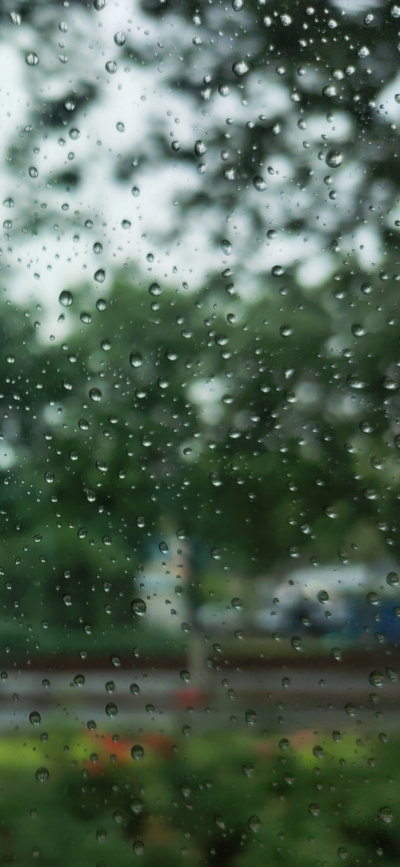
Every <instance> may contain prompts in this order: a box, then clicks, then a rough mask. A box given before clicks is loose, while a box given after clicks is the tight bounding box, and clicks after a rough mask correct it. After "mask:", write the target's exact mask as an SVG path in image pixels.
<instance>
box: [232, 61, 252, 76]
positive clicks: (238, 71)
mask: <svg viewBox="0 0 400 867" xmlns="http://www.w3.org/2000/svg"><path fill="white" fill-rule="evenodd" d="M232 71H233V72H234V73H235V75H237V76H238V78H241V77H242V76H243V75H246V72H248V71H249V67H248V66H247V63H246V62H245V61H244V60H237V61H236V63H234V64H233V66H232Z"/></svg>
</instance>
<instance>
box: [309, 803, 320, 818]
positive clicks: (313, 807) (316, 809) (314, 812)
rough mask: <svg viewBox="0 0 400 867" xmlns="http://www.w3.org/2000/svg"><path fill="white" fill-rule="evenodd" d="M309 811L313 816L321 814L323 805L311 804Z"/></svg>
mask: <svg viewBox="0 0 400 867" xmlns="http://www.w3.org/2000/svg"><path fill="white" fill-rule="evenodd" d="M308 812H309V813H311V815H312V816H319V814H320V812H321V807H320V806H319V804H310V806H309V808H308Z"/></svg>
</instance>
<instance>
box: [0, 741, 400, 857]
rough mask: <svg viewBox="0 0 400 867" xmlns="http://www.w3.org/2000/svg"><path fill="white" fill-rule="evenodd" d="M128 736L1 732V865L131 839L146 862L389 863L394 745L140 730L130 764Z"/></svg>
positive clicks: (124, 851)
mask: <svg viewBox="0 0 400 867" xmlns="http://www.w3.org/2000/svg"><path fill="white" fill-rule="evenodd" d="M135 737H136V739H138V740H139V741H140V740H141V739H140V737H139V736H138V735H136V736H132V735H131V736H129V737H127V738H124V739H123V741H118V740H117V738H114V741H112V740H111V738H110V737H109V736H108V735H106V736H105V740H104V735H103V736H99V737H98V738H97V739H96V738H91V739H90V738H89V737H88V736H85V735H84V733H82V734H81V736H80V737H79V740H77V739H76V736H72V734H71V732H69V733H68V732H61V731H56V730H54V731H53V732H52V734H50V737H49V742H48V744H46V745H43V744H41V742H40V740H39V739H38V738H37V739H35V738H32V737H30V738H29V737H24V738H23V743H22V738H21V737H20V736H19V739H17V738H15V737H14V738H13V739H12V740H10V741H7V742H3V747H2V750H3V752H2V774H1V795H0V798H1V815H2V830H1V835H0V845H1V858H2V863H5V864H6V863H11V862H13V863H15V862H16V863H26V862H27V861H29V860H30V858H31V857H32V854H33V855H34V854H35V850H36V852H37V850H39V852H37V857H38V858H39V859H40V863H43V864H45V865H47V864H52V863H54V860H56V861H57V863H58V864H60V867H64V865H67V864H70V863H71V859H73V860H74V862H75V863H76V865H77V867H80V865H87V864H89V865H90V864H93V865H95V864H98V863H101V864H102V863H104V864H105V865H108V864H113V865H114V867H119V865H121V867H122V865H123V864H125V863H126V860H127V858H128V859H129V858H132V857H133V858H136V857H139V855H136V853H135V852H134V851H133V852H132V846H133V844H135V842H137V841H138V840H139V841H141V842H142V843H143V844H144V851H143V855H142V856H141V857H142V859H143V862H144V864H145V865H146V864H153V865H154V864H156V865H158V864H165V863H167V864H169V863H171V864H172V863H174V864H176V861H177V859H178V862H179V860H180V859H181V860H182V862H183V863H188V864H190V865H193V867H197V865H200V864H204V863H210V864H212V863H214V862H215V861H216V860H218V863H223V864H226V865H230V864H235V865H243V867H253V865H254V867H258V865H263V864H265V862H266V860H267V861H268V863H271V864H277V865H279V864H289V863H290V864H292V863H293V861H294V862H295V863H297V864H300V865H309V864H320V863H322V862H323V861H327V862H328V863H333V862H335V863H336V862H337V860H340V858H347V863H348V864H349V865H354V867H355V865H357V864H359V863H362V861H363V860H364V859H365V858H366V857H368V858H369V859H370V863H371V864H373V865H375V864H376V865H378V864H379V863H381V860H382V859H383V860H384V861H385V863H389V864H396V863H397V861H398V855H399V846H400V840H399V834H398V827H397V822H396V815H397V811H398V807H399V798H398V792H397V790H396V786H395V783H394V782H393V777H394V776H395V774H396V773H398V764H399V754H398V748H397V746H396V745H395V744H394V742H389V743H388V744H386V745H383V744H382V743H381V742H380V741H379V739H378V738H377V735H376V734H374V735H371V737H370V738H368V737H367V738H366V740H365V741H364V740H363V741H361V740H360V739H358V740H357V743H355V739H354V735H350V734H348V735H347V736H345V737H344V739H343V740H342V741H341V742H339V743H334V742H333V741H332V740H331V736H330V735H329V736H328V734H325V735H322V739H323V743H322V749H323V756H322V757H320V758H315V757H314V755H313V753H312V749H313V748H315V747H316V744H317V738H316V737H315V736H314V737H313V736H312V733H311V732H305V733H303V743H301V740H300V738H299V737H298V736H295V737H294V740H295V742H296V743H293V744H292V743H291V739H289V749H288V750H282V749H279V748H278V743H277V740H276V739H275V738H274V737H273V738H272V739H267V738H266V737H264V738H262V739H261V738H260V737H253V738H252V737H249V736H246V735H244V734H240V735H239V734H237V735H234V734H233V733H230V734H229V735H227V734H216V733H211V734H210V733H209V734H207V736H192V737H189V738H185V737H182V735H179V736H178V735H176V734H175V736H174V738H172V737H171V736H169V735H153V736H148V739H147V740H146V736H143V737H144V739H142V743H143V744H144V747H145V756H144V758H143V759H142V760H141V761H140V762H135V761H133V760H132V758H131V756H130V746H131V743H133V741H134V740H135ZM319 737H321V733H320V734H319ZM10 747H11V749H12V762H11V763H9V762H7V761H5V756H6V754H7V749H8V750H9V749H10ZM33 747H35V751H33ZM67 748H68V749H67ZM66 749H67V752H66V751H65V750H66ZM44 753H48V754H49V755H48V756H47V758H45V757H44ZM89 754H90V756H91V759H89ZM110 754H111V757H112V755H114V761H113V760H111V761H110ZM116 754H118V757H117V756H116ZM40 763H45V764H46V765H47V767H48V769H49V772H50V776H49V779H48V781H47V782H46V783H39V782H38V781H37V780H36V779H35V770H36V766H37V765H39V764H40ZM141 802H142V803H141ZM383 807H386V808H387V810H386V811H385V813H382V808H383ZM310 808H311V809H310ZM381 815H385V816H386V818H389V822H387V821H383V820H382V818H380V816H381ZM390 815H392V816H394V817H395V818H394V819H393V820H390Z"/></svg>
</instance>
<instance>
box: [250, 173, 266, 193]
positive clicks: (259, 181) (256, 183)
mask: <svg viewBox="0 0 400 867" xmlns="http://www.w3.org/2000/svg"><path fill="white" fill-rule="evenodd" d="M253 187H254V189H255V190H258V192H259V193H261V192H262V191H263V190H266V188H267V185H266V183H265V181H264V178H262V177H261V175H256V176H255V177H254V178H253Z"/></svg>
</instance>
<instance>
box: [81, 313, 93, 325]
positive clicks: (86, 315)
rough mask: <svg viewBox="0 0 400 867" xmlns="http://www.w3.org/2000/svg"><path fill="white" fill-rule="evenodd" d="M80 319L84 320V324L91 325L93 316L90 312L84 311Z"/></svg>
mask: <svg viewBox="0 0 400 867" xmlns="http://www.w3.org/2000/svg"><path fill="white" fill-rule="evenodd" d="M79 319H80V320H81V322H83V324H84V325H90V323H91V321H92V316H91V314H90V313H85V312H83V313H81V314H80V316H79Z"/></svg>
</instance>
